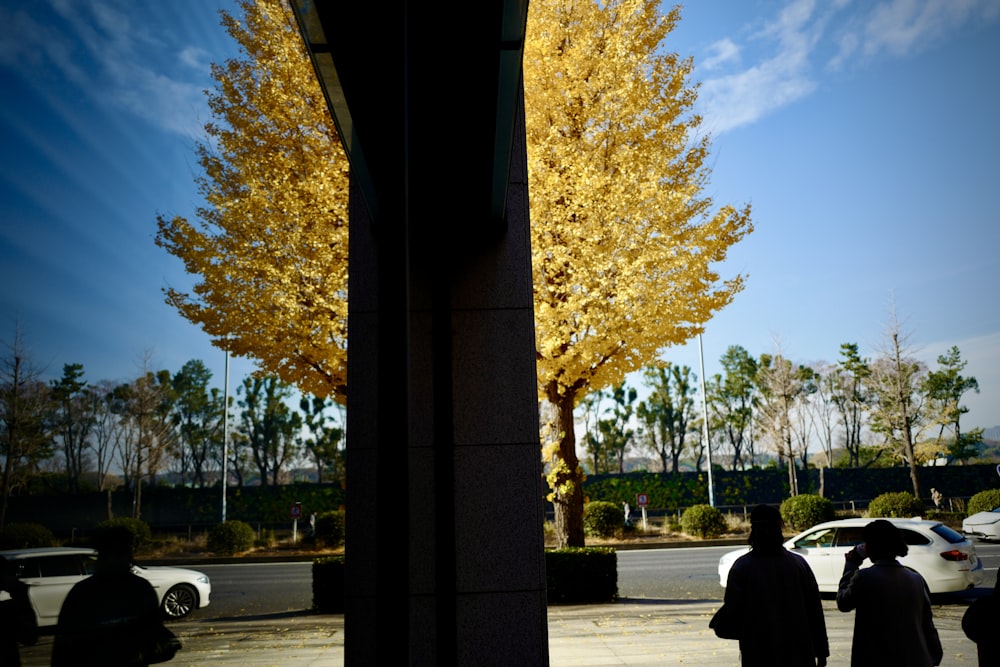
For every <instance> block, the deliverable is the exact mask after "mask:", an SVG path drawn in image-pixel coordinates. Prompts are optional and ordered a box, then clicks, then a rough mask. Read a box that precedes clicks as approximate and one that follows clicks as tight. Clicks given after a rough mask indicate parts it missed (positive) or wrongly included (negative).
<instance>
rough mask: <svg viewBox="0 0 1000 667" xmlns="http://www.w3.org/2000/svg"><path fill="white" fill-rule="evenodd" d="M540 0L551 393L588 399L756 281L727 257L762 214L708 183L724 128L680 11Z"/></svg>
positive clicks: (539, 144)
mask: <svg viewBox="0 0 1000 667" xmlns="http://www.w3.org/2000/svg"><path fill="white" fill-rule="evenodd" d="M659 4H660V3H659V2H657V1H654V0H610V1H607V2H597V1H595V0H532V2H531V4H530V5H529V13H528V29H527V41H526V44H525V55H524V80H525V108H526V125H527V133H528V137H527V143H528V162H529V176H530V181H529V182H530V194H531V221H532V261H533V271H534V287H535V313H536V321H535V326H536V331H537V341H538V375H539V388H540V393H541V395H542V397H543V398H546V399H548V400H550V401H552V402H553V403H559V402H561V401H562V400H563V398H564V397H571V400H572V401H573V402H574V404H575V401H576V400H577V399H578V398H580V397H582V396H583V395H585V394H586V393H589V392H590V391H591V390H594V389H600V388H603V387H608V386H612V385H615V384H618V383H620V382H621V381H622V380H623V379H624V377H625V375H626V374H627V373H630V372H632V371H636V370H638V369H640V368H642V367H643V366H645V365H647V364H649V363H650V362H652V361H653V360H654V359H655V358H656V357H657V355H658V353H659V352H661V351H662V350H663V349H664V348H665V347H667V346H669V345H672V344H679V343H682V342H684V341H686V340H688V339H689V338H691V337H692V336H693V335H695V334H696V333H697V332H698V331H700V330H701V326H702V325H703V324H704V323H705V322H707V321H708V320H709V319H710V318H711V317H712V315H713V314H714V313H715V312H717V311H718V310H719V309H721V308H722V307H724V306H726V305H727V304H728V303H730V301H731V300H732V298H733V296H734V294H736V293H737V292H738V291H739V290H740V289H741V288H742V286H743V278H742V277H741V276H735V277H733V278H731V279H729V280H726V281H720V279H719V276H718V275H717V274H716V273H715V271H714V270H713V267H712V265H713V264H714V263H717V262H720V261H722V260H723V259H725V257H726V252H727V250H728V249H729V248H730V247H731V246H732V245H733V244H735V243H736V242H738V241H739V240H740V239H741V238H743V237H744V235H746V234H747V233H748V232H750V231H751V229H752V226H751V222H750V211H749V207H747V208H744V209H742V210H736V209H734V208H733V207H731V206H723V207H721V208H719V209H718V210H717V211H713V202H712V200H711V198H709V197H706V196H704V195H703V194H702V190H703V188H704V186H705V185H706V184H707V181H708V176H709V172H708V169H707V168H706V166H705V160H706V158H707V156H708V154H709V138H708V137H707V136H700V137H699V136H698V134H697V132H698V126H699V123H700V118H698V117H697V116H695V115H693V114H691V106H692V104H693V103H694V101H695V98H696V92H697V91H696V88H695V87H693V86H691V85H689V84H688V82H687V79H688V77H689V76H690V74H691V72H692V68H693V65H692V62H691V60H690V59H681V58H679V57H678V56H677V55H676V54H673V53H669V52H667V51H665V50H664V40H665V38H666V37H667V35H668V33H670V31H671V30H672V29H673V28H674V26H675V24H676V23H677V21H678V20H679V18H680V14H679V9H676V8H675V9H674V10H673V11H671V12H670V13H669V14H666V15H664V14H662V13H660V11H659Z"/></svg>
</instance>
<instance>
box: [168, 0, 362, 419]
mask: <svg viewBox="0 0 1000 667" xmlns="http://www.w3.org/2000/svg"><path fill="white" fill-rule="evenodd" d="M240 6H241V8H242V9H243V16H242V20H240V19H238V18H236V17H234V16H233V15H231V14H229V13H226V12H223V14H222V23H223V25H224V27H225V28H226V30H227V31H228V33H229V34H230V36H231V37H232V38H233V39H234V40H235V41H236V42H237V43H238V44H239V46H240V50H241V57H239V58H234V59H231V60H228V61H226V62H225V63H223V64H215V65H213V67H212V75H213V78H214V79H215V81H216V88H215V89H214V90H213V91H210V92H209V93H208V96H209V106H210V108H211V110H212V114H213V117H214V118H215V119H216V122H211V123H208V124H207V125H206V126H205V130H206V133H207V135H208V138H207V140H206V141H204V142H202V143H200V144H199V145H198V149H197V153H198V162H199V164H200V165H201V167H202V170H203V172H204V173H203V176H201V177H200V178H198V179H197V183H198V186H199V190H200V192H201V193H202V195H203V196H204V198H205V202H206V205H205V206H204V207H202V208H200V209H198V211H197V214H198V218H199V219H200V220H199V221H198V222H197V223H193V222H189V221H188V220H187V219H185V218H182V217H174V218H166V217H164V216H159V217H158V219H157V225H158V233H157V236H156V243H157V244H158V245H160V246H161V247H163V248H165V249H166V250H167V251H168V252H170V253H171V254H173V255H176V256H177V257H178V258H180V259H182V260H183V262H184V265H185V268H186V270H187V272H188V273H189V274H191V275H193V276H197V277H198V279H199V280H198V282H197V283H196V284H195V285H194V288H193V292H190V293H189V292H184V291H180V290H177V289H168V290H166V297H167V302H168V303H170V304H171V305H173V306H174V307H176V308H177V309H178V311H180V313H181V314H182V315H183V316H184V317H185V318H187V319H188V320H190V321H191V322H194V323H196V324H199V325H201V327H202V328H203V329H204V330H205V331H206V332H207V333H208V334H209V335H210V336H212V338H213V342H214V343H215V344H216V345H219V346H220V347H224V348H227V349H229V350H230V351H231V352H232V353H233V354H236V355H241V356H247V357H252V358H254V359H256V360H257V361H258V363H259V365H260V366H261V368H262V369H263V370H264V371H266V372H269V373H274V374H276V375H278V376H279V377H280V378H281V379H282V380H284V381H285V382H289V383H294V384H296V385H298V387H299V389H301V390H302V391H305V392H308V393H311V394H315V395H317V396H331V397H333V398H335V399H336V400H338V401H341V402H343V400H344V399H345V397H346V384H347V383H346V377H347V374H346V368H347V367H346V358H347V355H346V350H347V222H348V220H347V197H348V163H347V157H346V155H345V154H344V152H343V149H342V148H341V145H340V141H339V139H338V138H337V134H336V129H335V127H334V125H333V121H332V118H331V116H330V113H329V111H328V109H327V105H326V100H325V98H324V96H323V92H322V89H321V88H320V86H319V83H318V81H317V79H316V75H315V72H314V71H313V68H312V65H311V63H310V61H309V59H308V55H307V54H306V51H305V46H304V45H303V43H302V38H301V36H300V34H299V31H298V27H297V25H296V22H295V18H294V16H293V15H292V13H291V10H290V9H289V8H288V6H287V5H286V4H285V3H284V2H283V1H282V0H257V1H256V2H252V1H250V0H244V1H242V2H240Z"/></svg>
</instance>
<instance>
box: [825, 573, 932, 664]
mask: <svg viewBox="0 0 1000 667" xmlns="http://www.w3.org/2000/svg"><path fill="white" fill-rule="evenodd" d="M837 608H838V609H840V611H851V610H852V609H853V610H856V611H855V614H854V641H853V642H852V644H851V666H852V667H866V666H868V665H871V666H873V667H874V666H877V667H896V666H899V667H932V665H939V664H941V658H942V653H943V651H942V649H941V640H940V639H939V637H938V633H937V629H936V628H935V627H934V618H933V612H932V611H931V600H930V594H929V593H928V591H927V584H926V583H924V580H923V577H921V576H920V575H919V574H917V573H916V572H914V571H913V570H911V569H909V568H907V567H903V566H902V565H901V564H900V563H899V562H898V561H896V560H889V561H881V560H880V561H876V562H875V563H873V564H872V566H871V567H869V568H865V569H863V570H860V569H858V565H857V564H856V563H854V562H851V561H847V563H846V564H845V566H844V575H843V576H842V577H841V579H840V585H839V587H838V590H837Z"/></svg>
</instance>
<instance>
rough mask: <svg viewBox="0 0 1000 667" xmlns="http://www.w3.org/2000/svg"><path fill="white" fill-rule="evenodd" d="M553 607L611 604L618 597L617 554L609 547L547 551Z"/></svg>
mask: <svg viewBox="0 0 1000 667" xmlns="http://www.w3.org/2000/svg"><path fill="white" fill-rule="evenodd" d="M545 580H546V589H547V592H548V600H549V603H550V604H556V603H575V604H580V603H596V602H612V601H614V599H615V598H617V597H618V554H616V553H615V550H614V549H611V548H609V547H584V548H578V547H568V548H566V549H550V550H547V551H546V552H545Z"/></svg>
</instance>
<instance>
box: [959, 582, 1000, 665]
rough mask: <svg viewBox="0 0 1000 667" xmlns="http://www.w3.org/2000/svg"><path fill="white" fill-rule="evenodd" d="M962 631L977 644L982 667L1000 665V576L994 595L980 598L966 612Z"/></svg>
mask: <svg viewBox="0 0 1000 667" xmlns="http://www.w3.org/2000/svg"><path fill="white" fill-rule="evenodd" d="M962 630H964V631H965V636H966V637H968V638H969V639H971V640H972V641H974V642H976V649H977V652H978V653H979V664H980V667H983V666H986V667H996V665H1000V576H998V577H997V582H996V584H994V586H993V595H990V596H987V597H984V598H979V599H978V600H976V601H975V602H973V603H972V604H971V605H969V608H968V609H966V610H965V614H964V615H963V616H962Z"/></svg>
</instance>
